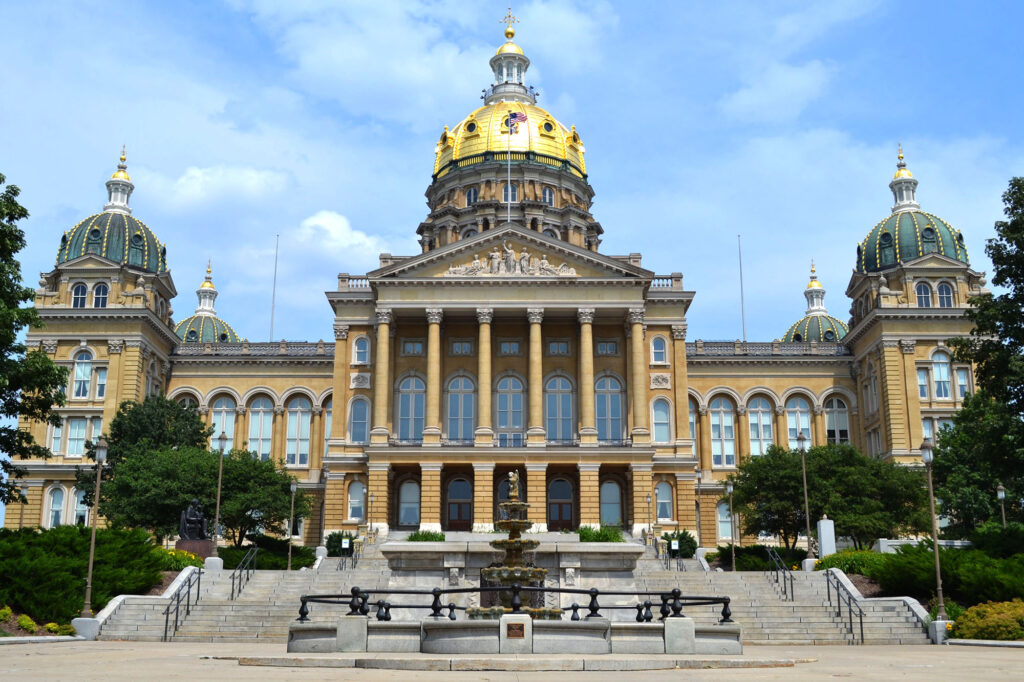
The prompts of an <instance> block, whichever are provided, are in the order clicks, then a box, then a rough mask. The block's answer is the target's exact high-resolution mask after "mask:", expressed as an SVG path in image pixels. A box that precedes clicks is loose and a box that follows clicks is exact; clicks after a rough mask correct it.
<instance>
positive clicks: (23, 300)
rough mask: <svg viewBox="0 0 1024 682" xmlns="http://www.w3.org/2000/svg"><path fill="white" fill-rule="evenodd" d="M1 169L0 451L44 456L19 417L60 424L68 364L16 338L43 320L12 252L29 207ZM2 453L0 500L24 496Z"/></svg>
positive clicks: (20, 243)
mask: <svg viewBox="0 0 1024 682" xmlns="http://www.w3.org/2000/svg"><path fill="white" fill-rule="evenodd" d="M5 182H6V178H5V177H4V176H3V175H2V174H0V189H2V191H0V416H3V417H6V420H5V421H7V420H10V421H13V422H14V423H13V424H11V423H5V424H4V425H2V426H0V453H3V454H6V455H8V456H10V457H19V458H29V457H32V458H44V459H45V458H47V457H49V456H50V454H51V453H50V451H49V450H48V449H47V448H46V447H44V446H42V445H40V444H38V443H36V442H35V439H33V438H32V434H31V433H29V432H28V431H25V430H23V429H21V428H19V427H18V425H17V420H18V419H19V418H23V419H28V420H36V421H45V422H49V423H51V424H54V425H56V424H59V423H60V421H59V418H58V417H57V415H56V414H55V413H54V412H53V407H54V406H55V405H63V404H64V386H65V384H66V382H67V378H68V375H67V370H66V369H64V368H62V367H58V366H57V365H56V364H54V362H53V360H51V359H50V357H49V356H48V355H47V354H46V353H45V352H43V351H41V350H31V351H30V350H28V347H27V346H26V345H25V343H24V342H23V341H20V340H19V337H21V334H22V332H23V331H24V330H25V329H26V328H28V327H32V328H39V327H41V326H42V322H41V321H40V319H39V313H38V311H37V310H36V309H35V308H33V307H31V306H29V307H25V304H27V303H30V302H31V301H32V299H33V298H34V296H35V292H33V291H32V289H30V288H29V287H25V286H22V284H21V264H20V263H18V261H17V259H16V258H15V255H16V254H17V253H18V252H19V251H21V250H22V249H23V248H25V233H24V232H23V231H22V230H21V228H19V227H18V225H17V223H18V221H19V220H24V219H25V218H27V217H28V211H27V210H25V208H24V207H23V206H21V204H19V203H18V200H17V199H18V195H19V194H20V193H21V190H19V189H18V188H17V187H16V186H15V185H7V186H6V187H4V183H5ZM3 454H0V472H2V474H0V503H3V504H10V503H13V502H18V501H22V502H24V500H22V498H21V492H20V489H19V486H18V483H17V479H18V478H19V477H21V476H22V475H23V473H24V470H23V469H22V468H21V467H18V466H15V465H14V463H13V462H11V461H10V460H9V459H7V457H4V456H3Z"/></svg>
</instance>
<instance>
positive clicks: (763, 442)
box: [747, 398, 772, 455]
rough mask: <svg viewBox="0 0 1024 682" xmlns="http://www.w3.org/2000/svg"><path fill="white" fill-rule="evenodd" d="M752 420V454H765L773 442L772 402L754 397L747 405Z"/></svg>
mask: <svg viewBox="0 0 1024 682" xmlns="http://www.w3.org/2000/svg"><path fill="white" fill-rule="evenodd" d="M747 421H748V422H750V454H751V455H763V454H765V453H766V452H768V448H769V447H770V446H771V444H772V404H771V403H770V402H768V400H767V399H765V398H754V399H753V400H751V401H750V403H749V404H748V405H747Z"/></svg>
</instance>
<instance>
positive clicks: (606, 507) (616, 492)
mask: <svg viewBox="0 0 1024 682" xmlns="http://www.w3.org/2000/svg"><path fill="white" fill-rule="evenodd" d="M601 525H602V526H621V525H622V487H621V486H619V484H618V483H617V482H615V481H605V482H604V483H602V484H601Z"/></svg>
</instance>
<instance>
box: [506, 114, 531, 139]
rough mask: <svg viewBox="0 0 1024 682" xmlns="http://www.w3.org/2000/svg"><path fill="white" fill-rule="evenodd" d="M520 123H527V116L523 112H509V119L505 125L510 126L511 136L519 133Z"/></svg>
mask: <svg viewBox="0 0 1024 682" xmlns="http://www.w3.org/2000/svg"><path fill="white" fill-rule="evenodd" d="M520 123H526V114H524V113H523V112H521V111H510V112H508V117H507V118H506V119H505V125H507V126H508V131H509V134H512V133H518V132H519V124H520Z"/></svg>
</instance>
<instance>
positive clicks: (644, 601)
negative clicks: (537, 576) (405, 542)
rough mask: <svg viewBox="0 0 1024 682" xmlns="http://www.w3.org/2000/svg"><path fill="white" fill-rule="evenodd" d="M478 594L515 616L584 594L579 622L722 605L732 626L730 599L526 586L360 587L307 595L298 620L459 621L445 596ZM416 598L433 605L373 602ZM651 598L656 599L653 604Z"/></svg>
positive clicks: (576, 613)
mask: <svg viewBox="0 0 1024 682" xmlns="http://www.w3.org/2000/svg"><path fill="white" fill-rule="evenodd" d="M476 592H479V593H481V594H483V593H485V592H508V593H511V599H510V600H509V605H510V607H511V609H512V613H524V611H523V599H522V593H523V592H526V593H549V592H552V593H555V594H582V595H587V596H588V597H589V600H588V602H587V605H586V606H581V605H580V604H578V603H576V602H573V603H572V604H571V605H570V606H569V610H570V611H571V612H572V615H571V616H570V620H574V621H576V620H580V610H581V609H585V610H586V611H587V615H586V616H583V618H584V619H586V618H602V617H603V616H602V615H601V609H605V610H611V609H628V610H634V611H636V621H637V622H638V623H649V622H651V621H652V620H653V619H654V612H652V611H651V607H654V606H656V605H657V604H658V603H659V602H660V607H659V608H658V612H659V614H660V615H661V617H660V618H659V619H658V620H665V619H666V618H679V617H682V616H683V607H684V606H686V607H689V606H712V605H718V604H721V605H722V612H721V615H722V617H721V618H720V619H719V621H718V622H720V623H731V622H733V621H732V610H731V609H730V608H729V602H730V600H729V597H700V596H684V595H683V594H682V593H681V592H680V590H679V588H678V587H677V588H675V589H673V590H670V591H667V592H646V591H637V592H632V591H619V590H605V591H602V590H598V589H597V588H596V587H592V588H590V589H589V590H584V589H579V588H572V587H531V586H527V585H511V586H508V587H505V586H486V587H456V588H451V589H447V590H442V589H441V588H440V587H435V588H434V589H432V590H362V589H360V588H358V587H353V588H352V590H351V592H350V594H305V595H302V596H301V597H300V598H299V601H300V604H299V617H298V619H297V620H298V621H300V622H303V623H304V622H307V621H308V620H309V605H310V604H346V603H347V604H348V608H349V611H348V614H346V615H349V616H367V615H369V613H370V610H371V609H376V617H377V620H380V621H389V620H391V609H429V610H430V613H429V614H428V615H429V616H430V617H433V618H444V617H445V616H446V614H444V613H442V612H443V611H445V610H447V611H448V613H447V618H448V619H449V620H457V618H456V615H455V614H456V613H457V612H458V611H465V610H466V607H465V606H457V605H456V604H455V602H448V603H447V604H444V603H442V601H441V596H442V595H452V594H469V593H476ZM385 594H386V595H414V596H428V595H429V596H431V597H432V599H431V602H430V604H423V603H402V604H400V603H394V602H391V601H388V600H387V599H377V600H376V601H374V600H373V596H374V595H378V596H379V595H385ZM601 596H615V597H623V596H625V597H638V598H640V601H638V602H637V603H636V604H633V605H611V606H608V605H606V606H601V604H600V602H599V601H598V600H599V598H600V597H601ZM651 597H654V599H653V600H652V599H651Z"/></svg>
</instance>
